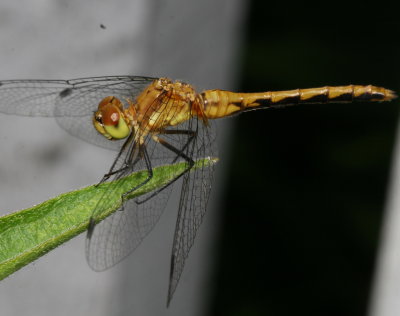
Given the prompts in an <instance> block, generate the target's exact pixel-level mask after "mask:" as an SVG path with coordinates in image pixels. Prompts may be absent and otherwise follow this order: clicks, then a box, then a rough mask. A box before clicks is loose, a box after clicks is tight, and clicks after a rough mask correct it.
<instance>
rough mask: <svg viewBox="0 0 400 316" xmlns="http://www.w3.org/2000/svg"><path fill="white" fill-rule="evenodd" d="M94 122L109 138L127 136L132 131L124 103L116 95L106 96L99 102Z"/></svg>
mask: <svg viewBox="0 0 400 316" xmlns="http://www.w3.org/2000/svg"><path fill="white" fill-rule="evenodd" d="M93 124H94V126H95V128H96V130H97V131H98V132H99V133H101V134H102V135H103V136H104V137H106V138H108V139H122V138H126V137H127V136H128V135H129V134H130V132H131V129H130V127H129V124H128V119H126V118H125V116H124V112H123V107H122V103H121V101H120V100H118V99H117V98H115V97H106V98H104V99H103V100H102V101H101V102H100V103H99V107H98V111H97V112H96V113H95V116H94V122H93Z"/></svg>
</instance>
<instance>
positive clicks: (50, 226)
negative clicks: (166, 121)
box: [0, 158, 217, 280]
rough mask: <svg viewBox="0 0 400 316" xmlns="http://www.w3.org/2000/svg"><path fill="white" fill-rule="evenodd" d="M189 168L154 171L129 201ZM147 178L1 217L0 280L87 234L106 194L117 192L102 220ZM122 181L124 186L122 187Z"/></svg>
mask: <svg viewBox="0 0 400 316" xmlns="http://www.w3.org/2000/svg"><path fill="white" fill-rule="evenodd" d="M216 162H217V159H215V158H205V159H199V160H197V161H195V164H194V166H193V169H192V170H194V169H197V168H204V167H207V166H211V165H213V164H215V163H216ZM186 167H187V163H185V162H181V163H177V164H174V165H167V166H160V167H156V168H153V178H152V179H151V181H149V182H148V183H146V184H145V185H143V186H142V187H140V188H139V189H138V190H136V191H134V192H133V193H132V194H130V195H129V196H128V197H127V199H132V198H135V197H137V196H140V195H142V194H146V193H148V192H151V191H154V190H156V189H159V188H162V187H163V186H165V185H166V184H168V183H169V182H170V181H171V180H173V179H174V178H176V176H177V175H179V174H181V173H182V172H183V171H184V170H185V169H186ZM146 177H147V171H139V172H136V173H133V174H131V175H129V176H128V177H126V178H123V179H120V180H117V181H112V182H106V183H102V184H100V185H98V186H95V185H91V186H89V187H86V188H83V189H80V190H77V191H72V192H68V193H64V194H61V195H59V196H57V197H55V198H53V199H50V200H48V201H46V202H43V203H41V204H39V205H36V206H34V207H31V208H28V209H25V210H21V211H17V212H15V213H12V214H9V215H5V216H3V217H0V280H2V279H4V278H5V277H7V276H9V275H10V274H12V273H13V272H15V271H17V270H18V269H20V268H22V267H23V266H25V265H27V264H29V263H31V262H32V261H34V260H36V259H38V258H39V257H40V256H42V255H44V254H46V253H47V252H49V251H50V250H51V249H54V248H55V247H57V246H59V245H61V244H62V243H64V242H66V241H67V240H69V239H71V238H72V237H75V236H77V235H78V234H80V233H82V232H84V231H85V230H86V229H87V228H88V224H89V219H90V216H91V214H92V211H93V209H94V207H95V206H96V205H97V202H98V201H99V199H100V198H101V197H102V195H103V194H104V192H105V191H108V190H114V189H115V194H114V195H113V196H110V203H109V204H108V206H107V208H106V209H104V210H103V213H102V216H101V218H102V219H104V218H106V217H107V216H109V215H111V214H112V213H113V212H115V211H116V210H117V209H118V208H119V207H120V206H121V203H122V200H121V195H122V194H123V193H125V192H127V191H128V190H129V189H130V188H132V187H135V186H137V185H138V184H139V183H141V182H143V180H144V179H145V178H146ZM120 181H123V182H124V183H123V184H122V185H119V184H120ZM118 185H119V186H118ZM82 252H83V251H82Z"/></svg>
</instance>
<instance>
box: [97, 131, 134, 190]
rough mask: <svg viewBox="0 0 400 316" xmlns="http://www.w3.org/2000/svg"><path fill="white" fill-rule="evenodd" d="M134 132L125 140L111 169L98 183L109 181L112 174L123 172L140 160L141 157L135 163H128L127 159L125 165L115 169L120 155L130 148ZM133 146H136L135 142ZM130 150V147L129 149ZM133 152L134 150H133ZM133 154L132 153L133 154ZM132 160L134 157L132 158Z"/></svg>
mask: <svg viewBox="0 0 400 316" xmlns="http://www.w3.org/2000/svg"><path fill="white" fill-rule="evenodd" d="M133 136H134V135H133V133H131V135H129V137H128V138H127V140H126V141H125V142H124V144H123V145H122V147H121V150H120V151H119V152H118V155H117V157H116V158H115V160H114V162H113V164H112V165H111V168H110V170H109V171H108V172H107V173H106V174H105V175H104V176H103V178H102V179H101V180H100V182H99V183H98V184H97V185H99V184H101V183H103V182H105V181H107V180H108V179H109V178H110V177H111V176H113V175H114V174H117V173H120V172H121V173H122V172H123V171H125V170H127V169H128V168H130V167H131V166H132V165H133V164H135V163H137V162H138V161H139V159H136V161H135V162H134V163H127V162H126V161H125V163H124V166H123V167H121V168H118V169H117V170H114V168H115V165H116V164H117V162H118V160H119V159H120V157H121V156H122V154H123V153H124V152H125V151H126V150H127V149H128V148H127V147H129V145H131V142H132V138H133ZM133 146H135V144H133ZM128 150H129V149H128ZM132 152H133V151H132ZM131 156H132V154H131ZM131 160H132V158H131Z"/></svg>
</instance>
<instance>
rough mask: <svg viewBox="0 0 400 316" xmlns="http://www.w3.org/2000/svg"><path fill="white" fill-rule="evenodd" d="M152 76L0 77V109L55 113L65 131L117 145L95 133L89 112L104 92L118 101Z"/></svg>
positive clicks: (134, 92)
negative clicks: (3, 78)
mask: <svg viewBox="0 0 400 316" xmlns="http://www.w3.org/2000/svg"><path fill="white" fill-rule="evenodd" d="M153 80H154V78H150V77H137V76H110V77H93V78H83V79H73V80H8V81H0V112H2V113H5V114H15V115H25V116H45V117H46V116H51V117H56V120H57V122H58V124H59V125H60V126H61V127H62V128H63V129H65V130H66V131H67V132H68V133H70V134H72V135H74V136H76V137H78V138H81V139H83V140H85V141H87V142H89V143H93V144H95V145H98V146H101V147H105V148H110V149H114V150H116V149H118V148H119V147H120V146H121V144H120V142H118V141H116V142H111V141H108V140H107V139H105V138H104V137H103V136H101V135H99V134H98V133H97V131H96V130H95V129H94V127H93V124H92V116H93V112H94V111H96V109H97V106H98V104H99V102H100V101H101V100H102V99H103V98H104V97H106V96H110V95H112V96H116V97H118V98H119V99H120V100H121V101H122V102H125V100H126V99H127V98H129V99H131V100H134V99H135V98H136V96H137V95H138V94H139V93H140V92H141V91H142V90H143V89H144V87H146V86H147V85H148V84H150V83H151V82H152V81H153Z"/></svg>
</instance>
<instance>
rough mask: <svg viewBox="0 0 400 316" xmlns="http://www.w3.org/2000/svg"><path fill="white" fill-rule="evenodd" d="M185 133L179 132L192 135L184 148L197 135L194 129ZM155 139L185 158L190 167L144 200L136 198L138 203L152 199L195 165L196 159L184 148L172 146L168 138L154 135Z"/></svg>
mask: <svg viewBox="0 0 400 316" xmlns="http://www.w3.org/2000/svg"><path fill="white" fill-rule="evenodd" d="M176 132H177V131H175V133H169V134H178V133H176ZM183 132H184V133H179V134H187V135H192V136H191V137H190V138H189V140H188V142H187V143H186V144H185V146H184V147H183V148H186V147H187V146H188V144H189V143H190V142H191V141H192V139H193V138H194V136H195V135H196V134H195V132H193V131H186V130H185V131H183ZM164 134H167V133H164ZM153 139H154V140H155V141H156V142H157V143H159V144H161V145H163V146H164V147H165V148H167V149H169V150H170V151H172V152H174V153H175V154H176V155H177V158H178V157H182V158H183V159H185V160H186V161H187V163H188V167H187V168H186V169H185V170H183V172H182V173H181V174H180V175H178V176H177V177H175V178H174V179H173V180H171V181H170V182H169V183H167V184H166V185H164V186H163V187H161V188H160V189H158V190H156V191H155V192H153V193H152V194H150V195H149V196H148V197H146V198H145V199H144V200H136V203H137V204H142V203H145V202H146V201H148V200H150V199H151V198H152V197H154V196H156V195H157V194H158V193H160V192H161V191H162V190H164V189H166V188H167V187H169V186H170V185H171V184H173V183H174V182H175V181H176V180H178V179H179V178H180V177H182V176H183V175H184V174H185V173H186V172H188V171H189V170H190V169H192V167H193V165H194V161H193V159H192V158H191V157H189V156H187V155H186V154H184V153H183V149H177V148H175V147H174V146H172V145H171V144H170V143H168V142H167V141H166V140H164V139H162V138H160V137H158V136H155V135H153ZM177 158H175V159H174V161H173V162H175V161H176V160H177Z"/></svg>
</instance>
